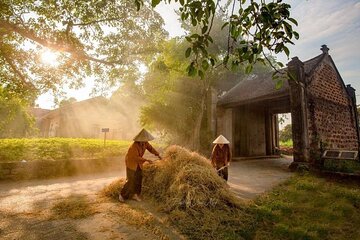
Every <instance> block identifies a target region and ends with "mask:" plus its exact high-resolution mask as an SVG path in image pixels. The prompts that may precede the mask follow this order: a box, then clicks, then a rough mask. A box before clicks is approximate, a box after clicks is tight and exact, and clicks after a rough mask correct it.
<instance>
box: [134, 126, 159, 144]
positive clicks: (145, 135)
mask: <svg viewBox="0 0 360 240" xmlns="http://www.w3.org/2000/svg"><path fill="white" fill-rule="evenodd" d="M153 139H155V138H154V137H153V136H152V135H151V134H150V133H149V132H148V131H146V130H145V128H143V129H142V130H141V131H140V132H139V133H138V135H136V136H135V137H134V139H133V140H134V141H135V142H148V141H151V140H153Z"/></svg>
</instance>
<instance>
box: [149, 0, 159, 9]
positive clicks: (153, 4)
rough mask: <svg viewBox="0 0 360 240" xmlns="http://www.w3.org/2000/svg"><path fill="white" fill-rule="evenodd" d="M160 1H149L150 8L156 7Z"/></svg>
mask: <svg viewBox="0 0 360 240" xmlns="http://www.w3.org/2000/svg"><path fill="white" fill-rule="evenodd" d="M160 1H161V0H151V6H152V7H156V6H157V5H158V4H159V3H160Z"/></svg>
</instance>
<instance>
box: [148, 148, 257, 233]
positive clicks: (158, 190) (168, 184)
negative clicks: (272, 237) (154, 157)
mask: <svg viewBox="0 0 360 240" xmlns="http://www.w3.org/2000/svg"><path fill="white" fill-rule="evenodd" d="M142 190H143V196H144V197H146V198H148V199H149V198H150V199H152V200H153V201H155V202H156V205H158V206H159V208H160V210H161V211H165V212H166V213H168V214H169V220H170V221H171V223H172V224H173V225H175V226H176V227H178V228H179V230H180V231H181V232H182V233H183V234H185V235H187V236H188V237H189V238H191V239H242V238H248V237H249V233H248V230H246V229H244V228H245V226H248V225H249V224H244V221H248V220H250V219H249V218H250V217H249V216H250V215H249V214H247V213H246V212H245V210H244V209H243V208H242V206H244V205H243V204H244V203H242V202H241V201H240V200H239V199H238V198H237V197H236V196H235V195H234V194H233V193H232V192H231V191H230V190H229V187H228V185H227V184H226V182H225V181H224V180H223V179H222V178H220V177H219V176H218V175H217V174H216V172H215V170H214V169H213V167H212V166H211V164H210V161H209V160H208V159H206V158H204V157H202V156H201V155H199V154H198V153H195V152H190V151H188V150H186V149H185V148H182V147H179V146H170V147H169V148H168V149H167V150H166V151H165V153H164V159H163V160H161V161H157V162H156V163H154V164H149V165H146V166H145V167H144V171H143V188H142ZM249 230H250V229H249ZM251 232H252V231H251Z"/></svg>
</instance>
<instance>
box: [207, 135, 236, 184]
mask: <svg viewBox="0 0 360 240" xmlns="http://www.w3.org/2000/svg"><path fill="white" fill-rule="evenodd" d="M213 143H215V146H214V148H213V150H212V154H211V164H212V165H213V167H214V168H215V169H216V171H217V173H218V175H219V176H220V177H222V178H224V179H225V181H227V180H228V167H229V165H230V161H231V150H230V146H229V144H230V142H229V141H228V140H227V139H226V138H225V137H224V136H223V135H220V136H219V137H217V138H216V139H215V140H214V142H213Z"/></svg>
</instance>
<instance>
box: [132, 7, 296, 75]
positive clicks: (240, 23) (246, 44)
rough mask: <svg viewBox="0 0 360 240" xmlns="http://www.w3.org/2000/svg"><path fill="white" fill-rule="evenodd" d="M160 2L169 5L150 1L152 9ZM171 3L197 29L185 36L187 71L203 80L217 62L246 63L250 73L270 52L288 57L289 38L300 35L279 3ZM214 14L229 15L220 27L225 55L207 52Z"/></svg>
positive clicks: (285, 8)
mask: <svg viewBox="0 0 360 240" xmlns="http://www.w3.org/2000/svg"><path fill="white" fill-rule="evenodd" d="M161 1H164V2H169V3H170V2H171V0H151V3H152V6H153V7H155V6H157V5H158V4H159V3H160V2H161ZM174 1H175V2H178V3H179V4H180V8H179V13H180V16H181V20H182V21H183V22H185V21H187V22H190V23H191V25H192V26H193V27H194V28H197V30H198V31H197V32H195V33H194V32H190V34H189V35H188V36H187V37H186V40H187V41H188V42H189V43H190V44H191V46H190V47H189V48H187V50H186V56H187V57H190V56H192V58H191V63H190V65H189V66H188V68H187V71H188V74H189V75H191V76H194V75H199V76H200V77H204V72H205V71H207V69H208V68H209V65H212V66H215V64H216V62H217V61H220V62H222V63H223V64H224V65H228V64H230V65H239V64H246V65H247V67H246V71H247V72H248V73H249V72H251V70H252V67H253V64H254V63H255V62H257V61H262V62H263V61H265V60H269V59H267V58H266V55H267V54H268V53H269V52H270V53H280V52H284V53H285V54H286V55H287V56H289V54H290V53H289V49H288V47H287V45H288V44H293V42H292V39H294V38H295V39H298V38H299V34H298V33H297V32H296V31H294V30H293V25H297V21H296V20H295V19H293V18H291V17H290V7H291V6H290V5H289V4H287V3H283V2H282V0H270V1H266V0H261V1H254V0H231V1H226V2H225V3H224V4H222V2H221V1H219V0H217V1H215V0H192V1H184V0H174ZM135 2H136V4H137V7H138V9H140V8H141V6H142V5H144V0H135ZM217 11H223V12H228V14H227V15H228V17H226V19H224V20H225V23H224V25H223V28H224V27H228V39H227V52H226V54H224V55H223V56H220V57H219V56H214V55H212V54H211V53H209V52H208V50H207V49H208V47H209V46H210V45H211V44H212V43H213V42H214V40H213V38H212V36H211V31H212V28H213V23H214V19H215V15H216V13H217ZM268 62H270V63H271V61H268ZM278 65H280V66H281V65H282V63H278ZM275 73H276V71H275Z"/></svg>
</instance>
